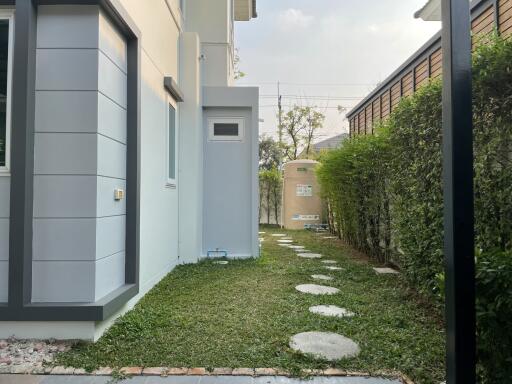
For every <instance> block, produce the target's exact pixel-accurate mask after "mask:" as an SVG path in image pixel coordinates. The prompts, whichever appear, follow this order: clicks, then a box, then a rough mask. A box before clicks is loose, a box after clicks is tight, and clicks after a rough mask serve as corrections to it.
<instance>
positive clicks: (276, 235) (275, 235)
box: [272, 233, 286, 237]
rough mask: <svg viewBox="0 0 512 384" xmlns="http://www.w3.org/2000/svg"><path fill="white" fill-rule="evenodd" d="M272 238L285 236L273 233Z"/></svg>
mask: <svg viewBox="0 0 512 384" xmlns="http://www.w3.org/2000/svg"><path fill="white" fill-rule="evenodd" d="M272 236H274V237H285V236H286V235H285V234H284V233H273V234H272Z"/></svg>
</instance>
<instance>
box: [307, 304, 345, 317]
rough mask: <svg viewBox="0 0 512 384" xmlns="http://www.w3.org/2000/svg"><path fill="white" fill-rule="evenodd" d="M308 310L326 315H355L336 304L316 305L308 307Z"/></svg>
mask: <svg viewBox="0 0 512 384" xmlns="http://www.w3.org/2000/svg"><path fill="white" fill-rule="evenodd" d="M309 312H311V313H316V314H317V315H322V316H328V317H352V316H354V315H355V313H354V312H350V311H349V310H347V309H345V308H340V307H337V306H336V305H316V306H314V307H310V308H309Z"/></svg>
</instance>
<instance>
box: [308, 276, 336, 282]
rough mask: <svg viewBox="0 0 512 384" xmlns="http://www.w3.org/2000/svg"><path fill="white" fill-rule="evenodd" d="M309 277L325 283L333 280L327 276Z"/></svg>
mask: <svg viewBox="0 0 512 384" xmlns="http://www.w3.org/2000/svg"><path fill="white" fill-rule="evenodd" d="M311 277H312V278H313V279H315V280H325V281H330V280H334V279H333V278H332V277H331V276H327V275H311Z"/></svg>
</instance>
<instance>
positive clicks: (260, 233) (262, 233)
mask: <svg viewBox="0 0 512 384" xmlns="http://www.w3.org/2000/svg"><path fill="white" fill-rule="evenodd" d="M265 233H267V232H258V234H259V235H264V234H265Z"/></svg>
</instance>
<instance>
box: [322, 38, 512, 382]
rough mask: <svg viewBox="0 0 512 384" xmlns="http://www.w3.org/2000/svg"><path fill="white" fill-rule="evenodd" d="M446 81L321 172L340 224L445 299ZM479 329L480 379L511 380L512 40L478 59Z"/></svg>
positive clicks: (337, 154)
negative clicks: (444, 91) (444, 131)
mask: <svg viewBox="0 0 512 384" xmlns="http://www.w3.org/2000/svg"><path fill="white" fill-rule="evenodd" d="M441 92H442V87H441V84H440V82H431V83H430V84H429V85H427V86H425V87H423V88H421V89H420V90H419V91H418V92H416V93H415V94H414V95H412V96H410V97H407V98H404V99H402V101H401V102H400V104H399V105H398V106H397V108H396V109H395V110H394V111H393V113H392V114H391V116H390V118H389V119H388V120H386V121H385V122H383V123H382V124H381V126H380V127H379V129H378V130H377V132H378V133H377V134H376V135H375V136H363V137H357V138H354V139H353V140H350V141H349V142H348V143H347V144H345V145H344V146H343V147H342V148H340V149H338V150H336V151H334V152H331V153H329V154H327V155H325V156H324V157H323V158H322V163H323V164H322V166H321V167H320V168H319V169H318V176H319V181H320V184H321V186H322V193H323V195H324V197H325V199H326V200H327V201H328V205H329V208H330V210H331V217H332V218H333V222H334V223H335V226H334V230H335V231H336V232H338V233H339V234H340V236H341V237H343V238H344V239H346V240H347V241H348V242H349V243H350V244H352V245H353V246H355V247H357V248H358V249H360V250H362V251H364V252H367V253H368V254H369V255H371V256H373V257H375V258H376V259H377V260H379V261H381V262H393V263H396V264H398V265H399V266H400V268H401V269H402V271H403V275H404V276H405V278H406V279H407V280H408V282H409V283H410V284H411V285H413V286H414V287H416V288H417V289H418V290H419V291H421V292H423V293H426V294H428V295H431V296H432V297H434V298H437V299H439V300H440V301H441V302H442V301H443V299H444V285H443V282H444V263H443V195H442V152H441V143H442V135H441V134H442V129H441V120H442V103H441V100H442V94H441ZM473 108H474V110H473V112H474V141H475V151H474V159H475V167H474V174H475V221H476V223H475V238H476V248H477V258H476V259H477V296H478V298H477V323H478V324H477V328H478V357H479V373H480V377H481V382H482V383H493V384H495V383H510V382H512V321H511V320H510V319H512V42H511V41H507V40H503V39H501V38H498V37H494V38H492V40H491V41H490V42H489V43H488V44H486V45H482V46H480V47H479V48H478V49H477V50H476V52H475V54H474V58H473Z"/></svg>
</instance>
